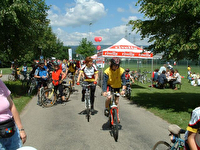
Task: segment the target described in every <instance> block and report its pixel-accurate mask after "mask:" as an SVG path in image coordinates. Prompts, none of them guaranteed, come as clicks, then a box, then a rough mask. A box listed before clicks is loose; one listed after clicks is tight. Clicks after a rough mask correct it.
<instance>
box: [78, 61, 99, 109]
mask: <svg viewBox="0 0 200 150" xmlns="http://www.w3.org/2000/svg"><path fill="white" fill-rule="evenodd" d="M83 75H84V77H85V80H84V81H83V84H84V85H88V84H90V83H94V84H95V86H91V87H90V89H91V95H90V103H91V112H92V113H93V112H94V93H95V90H96V84H97V79H98V70H97V67H96V66H95V65H94V64H93V59H92V58H91V57H86V59H85V65H83V66H82V68H81V70H80V73H79V76H78V79H77V85H80V83H79V82H80V79H81V76H83ZM85 91H86V88H85V87H83V90H82V99H81V101H82V102H84V100H85Z"/></svg>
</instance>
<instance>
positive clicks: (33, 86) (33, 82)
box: [28, 77, 37, 96]
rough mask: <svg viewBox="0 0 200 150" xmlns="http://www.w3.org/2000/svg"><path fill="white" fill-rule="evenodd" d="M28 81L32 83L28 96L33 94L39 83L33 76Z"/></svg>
mask: <svg viewBox="0 0 200 150" xmlns="http://www.w3.org/2000/svg"><path fill="white" fill-rule="evenodd" d="M28 82H29V83H30V87H29V90H28V96H30V95H31V94H32V92H33V90H34V89H35V88H36V85H37V83H36V79H35V78H34V77H33V78H31V79H30V80H29V81H28Z"/></svg>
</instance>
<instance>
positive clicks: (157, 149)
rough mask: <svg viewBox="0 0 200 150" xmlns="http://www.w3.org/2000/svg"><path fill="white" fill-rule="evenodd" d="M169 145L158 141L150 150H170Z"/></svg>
mask: <svg viewBox="0 0 200 150" xmlns="http://www.w3.org/2000/svg"><path fill="white" fill-rule="evenodd" d="M170 149H171V145H170V144H169V143H167V142H165V141H158V142H157V143H156V144H155V145H154V147H153V149H152V150H170Z"/></svg>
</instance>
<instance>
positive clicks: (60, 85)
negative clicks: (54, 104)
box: [54, 84, 64, 96]
mask: <svg viewBox="0 0 200 150" xmlns="http://www.w3.org/2000/svg"><path fill="white" fill-rule="evenodd" d="M54 90H55V92H57V90H58V91H59V94H60V96H64V95H63V85H62V84H58V85H57V86H54Z"/></svg>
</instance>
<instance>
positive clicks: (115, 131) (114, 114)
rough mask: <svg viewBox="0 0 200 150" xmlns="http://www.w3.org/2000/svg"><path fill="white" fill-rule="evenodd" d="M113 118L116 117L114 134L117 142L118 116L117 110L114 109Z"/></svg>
mask: <svg viewBox="0 0 200 150" xmlns="http://www.w3.org/2000/svg"><path fill="white" fill-rule="evenodd" d="M113 119H114V125H113V136H114V139H115V142H117V140H118V134H119V129H118V126H119V124H118V117H117V110H116V109H113Z"/></svg>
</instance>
